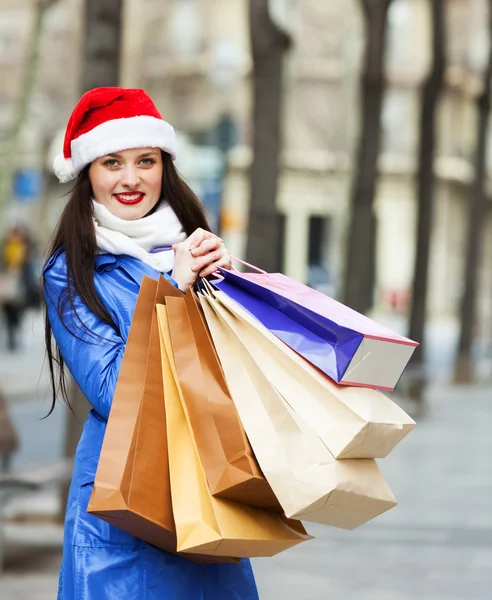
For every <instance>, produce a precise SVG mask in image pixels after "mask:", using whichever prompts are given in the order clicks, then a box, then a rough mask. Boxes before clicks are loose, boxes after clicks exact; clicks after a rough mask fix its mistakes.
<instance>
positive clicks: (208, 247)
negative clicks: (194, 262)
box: [191, 236, 222, 258]
mask: <svg viewBox="0 0 492 600" xmlns="http://www.w3.org/2000/svg"><path fill="white" fill-rule="evenodd" d="M221 245H222V241H221V240H220V238H218V237H216V236H213V237H210V238H206V239H205V240H203V241H202V242H201V243H200V245H199V246H198V247H195V248H193V249H192V250H191V254H192V255H193V256H194V257H195V258H197V257H199V256H205V255H206V254H208V253H209V252H213V251H214V250H218V249H219V248H220V247H221Z"/></svg>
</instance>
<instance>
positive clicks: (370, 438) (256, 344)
mask: <svg viewBox="0 0 492 600" xmlns="http://www.w3.org/2000/svg"><path fill="white" fill-rule="evenodd" d="M213 293H214V296H215V298H216V299H217V301H218V302H219V303H220V304H221V305H223V306H224V307H225V308H227V310H228V311H230V312H231V313H232V315H233V318H231V319H230V320H229V322H230V324H231V326H232V327H233V329H234V333H235V334H236V335H237V336H238V337H240V338H241V341H242V342H243V344H244V345H245V347H246V348H247V350H248V352H249V353H250V355H251V356H252V358H253V359H254V360H255V362H256V364H257V365H258V366H259V367H260V368H261V370H262V372H263V373H264V375H265V376H266V377H267V379H268V381H269V382H270V383H271V384H272V385H273V386H274V387H275V389H276V390H277V391H278V392H279V393H280V394H281V396H282V397H283V398H284V399H285V400H286V402H288V404H289V405H290V407H291V408H292V409H293V411H294V412H295V413H297V414H298V415H299V416H300V417H301V419H302V420H303V421H305V423H306V424H307V425H309V426H310V427H311V428H312V429H313V430H314V431H315V432H316V433H317V434H318V435H319V437H320V439H321V440H322V441H323V442H324V444H325V445H326V446H327V448H328V449H329V450H330V452H331V453H332V454H333V456H334V457H335V458H383V457H385V456H387V454H388V453H389V452H390V451H391V450H392V449H393V448H394V447H395V446H396V445H397V444H398V443H399V442H400V441H401V440H402V439H403V438H404V437H405V436H406V435H407V434H408V433H409V432H410V431H411V430H412V429H413V428H414V426H415V421H414V420H413V419H412V418H411V417H409V416H408V415H407V414H406V413H405V411H403V410H402V409H401V408H400V407H399V406H397V405H396V404H395V403H394V402H392V401H391V400H390V399H389V398H387V397H386V396H385V395H384V394H382V393H381V392H379V391H378V390H375V389H365V388H359V387H349V386H342V385H337V384H336V383H334V382H333V381H332V380H331V379H329V378H328V377H326V376H325V375H324V374H323V373H321V372H320V371H319V370H318V369H316V368H314V367H313V366H312V365H311V364H310V363H309V362H307V361H306V360H305V359H303V358H302V357H301V356H300V355H299V354H297V353H296V352H294V351H293V350H291V349H290V348H289V347H288V346H287V345H286V344H284V343H283V342H282V341H281V340H280V339H279V338H277V337H276V336H275V335H273V334H272V333H271V332H270V331H269V330H268V329H267V328H266V327H264V326H263V325H262V324H261V323H260V322H259V321H258V320H257V319H255V318H254V317H253V316H252V315H251V314H250V313H248V311H246V310H244V309H243V308H242V307H241V306H240V305H239V304H237V303H236V302H234V300H232V299H231V298H229V297H228V296H227V295H226V294H224V293H223V292H220V291H219V292H213Z"/></svg>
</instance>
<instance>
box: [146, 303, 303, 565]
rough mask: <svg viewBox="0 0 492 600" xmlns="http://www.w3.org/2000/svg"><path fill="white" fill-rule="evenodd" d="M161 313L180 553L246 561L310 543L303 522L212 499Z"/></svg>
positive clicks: (165, 319) (163, 311)
mask: <svg viewBox="0 0 492 600" xmlns="http://www.w3.org/2000/svg"><path fill="white" fill-rule="evenodd" d="M157 314H158V320H159V330H160V334H161V358H162V373H163V380H164V389H165V406H166V418H167V436H168V450H169V470H170V478H171V495H172V502H173V513H174V520H175V525H176V535H177V540H178V545H177V547H178V550H179V551H191V552H194V553H198V554H205V555H216V556H223V555H226V556H238V557H241V558H243V557H253V556H273V555H274V554H277V553H279V552H281V551H283V550H286V549H288V548H290V547H292V546H295V545H296V544H299V543H300V542H303V541H305V540H307V539H310V536H308V535H307V533H306V531H305V530H304V528H303V526H302V524H301V522H300V521H288V520H287V519H285V517H282V516H280V515H278V514H275V513H274V512H272V511H268V510H265V509H258V508H252V507H250V506H246V505H243V504H239V503H237V502H233V501H230V500H225V499H222V498H216V497H214V496H212V494H211V493H210V490H209V488H208V485H207V482H206V478H205V474H204V471H203V468H202V465H201V463H200V460H199V458H198V454H197V450H196V445H195V443H194V440H193V435H192V430H191V428H190V426H189V423H188V421H187V418H186V414H185V411H184V404H183V402H182V398H180V394H179V389H178V387H177V386H176V383H175V382H176V378H177V376H176V372H175V367H174V359H173V348H172V342H171V336H170V330H169V322H168V317H167V311H166V306H158V307H157Z"/></svg>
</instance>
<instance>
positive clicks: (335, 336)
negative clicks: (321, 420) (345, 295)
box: [214, 267, 418, 390]
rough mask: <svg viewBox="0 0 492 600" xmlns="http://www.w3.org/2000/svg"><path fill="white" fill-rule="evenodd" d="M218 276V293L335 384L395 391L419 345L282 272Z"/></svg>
mask: <svg viewBox="0 0 492 600" xmlns="http://www.w3.org/2000/svg"><path fill="white" fill-rule="evenodd" d="M254 268H256V267H254ZM221 275H222V276H223V278H224V279H223V280H221V281H214V284H215V285H216V287H217V288H218V289H220V290H221V291H223V292H224V293H226V294H227V295H228V296H229V297H231V298H232V299H233V300H235V301H236V302H238V303H239V304H241V306H243V307H244V308H245V309H246V310H248V311H249V312H250V313H251V314H252V315H254V316H255V317H256V318H257V319H258V320H259V321H260V322H261V323H262V324H263V325H264V326H265V327H267V329H269V330H270V331H271V332H272V333H274V334H275V335H277V337H279V338H280V339H281V340H283V341H284V342H285V343H286V344H287V345H288V346H290V347H291V348H292V349H293V350H295V351H296V352H298V353H299V354H300V355H301V356H303V357H304V358H305V359H306V360H308V361H309V362H310V363H312V364H313V365H314V366H316V367H317V368H319V369H320V370H321V371H323V372H324V373H326V374H327V375H328V376H329V377H331V378H332V379H333V380H334V381H336V382H337V383H340V384H345V385H354V386H362V387H373V388H378V389H383V390H393V389H394V388H395V385H396V384H397V382H398V380H399V378H400V376H401V374H402V372H403V370H404V369H405V367H406V365H407V363H408V361H409V360H410V358H411V356H412V354H413V352H414V350H415V348H416V347H417V346H418V344H417V342H414V341H412V340H409V339H408V338H405V337H403V336H401V335H398V334H396V333H394V332H393V331H391V330H390V329H388V328H386V327H384V326H383V325H380V324H378V323H376V322H375V321H373V320H372V319H369V318H368V317H365V316H364V315H361V314H359V313H358V312H356V311H355V310H352V309H351V308H348V307H347V306H345V305H343V304H341V303H340V302H337V301H336V300H333V299H332V298H329V297H328V296H326V295H325V294H322V293H321V292H318V291H316V290H313V289H312V288H310V287H308V286H306V285H303V284H302V283H299V282H297V281H295V280H293V279H291V278H290V277H287V276H285V275H282V274H281V273H266V272H264V271H260V272H259V273H239V272H238V271H226V270H221Z"/></svg>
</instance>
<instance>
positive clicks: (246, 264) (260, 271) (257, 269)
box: [231, 256, 268, 275]
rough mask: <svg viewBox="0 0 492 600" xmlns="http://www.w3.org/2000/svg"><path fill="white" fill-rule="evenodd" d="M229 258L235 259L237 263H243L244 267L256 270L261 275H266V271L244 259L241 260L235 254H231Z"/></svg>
mask: <svg viewBox="0 0 492 600" xmlns="http://www.w3.org/2000/svg"><path fill="white" fill-rule="evenodd" d="M231 260H235V261H237V262H238V263H240V264H241V265H244V266H245V267H248V268H250V269H253V271H258V273H261V274H262V275H268V273H267V272H266V271H264V270H263V269H260V268H259V267H255V266H254V265H251V264H250V263H248V262H246V261H245V260H241V259H240V258H237V256H231Z"/></svg>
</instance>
